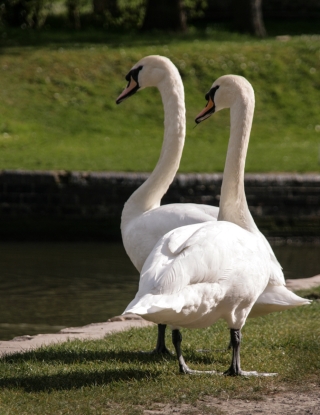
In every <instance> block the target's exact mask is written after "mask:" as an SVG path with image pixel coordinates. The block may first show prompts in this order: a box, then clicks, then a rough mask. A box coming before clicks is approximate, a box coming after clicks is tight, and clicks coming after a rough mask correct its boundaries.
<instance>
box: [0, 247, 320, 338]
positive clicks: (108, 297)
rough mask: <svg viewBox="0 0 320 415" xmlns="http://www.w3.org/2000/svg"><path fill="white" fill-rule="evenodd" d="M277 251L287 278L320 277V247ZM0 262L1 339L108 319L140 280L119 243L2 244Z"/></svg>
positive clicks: (134, 290)
mask: <svg viewBox="0 0 320 415" xmlns="http://www.w3.org/2000/svg"><path fill="white" fill-rule="evenodd" d="M274 251H275V253H276V256H277V258H278V260H279V262H280V263H281V265H282V266H283V268H284V273H285V277H286V278H308V277H312V276H314V275H316V274H319V273H320V246H319V245H302V246H290V245H283V246H275V247H274ZM0 263H1V275H0V340H9V339H12V338H13V337H15V336H21V335H25V334H29V335H33V334H38V333H54V332H57V331H59V330H60V329H62V328H64V327H71V326H81V325H85V324H89V323H97V322H102V321H106V320H107V319H108V318H110V317H112V316H115V315H119V314H121V313H122V311H123V310H124V309H125V307H126V306H127V304H128V303H129V302H130V301H131V300H132V299H133V297H134V295H135V293H136V291H137V287H138V281H139V274H138V272H137V271H136V269H135V268H134V266H133V265H132V264H131V262H130V260H129V258H128V257H127V255H126V253H125V251H124V249H123V247H122V244H120V243H119V244H111V243H1V244H0Z"/></svg>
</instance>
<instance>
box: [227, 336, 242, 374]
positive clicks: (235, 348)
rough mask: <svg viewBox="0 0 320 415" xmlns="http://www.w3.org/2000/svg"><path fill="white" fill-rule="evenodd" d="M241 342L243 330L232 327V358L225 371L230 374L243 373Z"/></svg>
mask: <svg viewBox="0 0 320 415" xmlns="http://www.w3.org/2000/svg"><path fill="white" fill-rule="evenodd" d="M240 343H241V330H236V329H230V345H231V347H232V360H231V366H230V367H229V369H228V370H227V371H226V372H224V374H225V375H228V376H236V375H241V369H240Z"/></svg>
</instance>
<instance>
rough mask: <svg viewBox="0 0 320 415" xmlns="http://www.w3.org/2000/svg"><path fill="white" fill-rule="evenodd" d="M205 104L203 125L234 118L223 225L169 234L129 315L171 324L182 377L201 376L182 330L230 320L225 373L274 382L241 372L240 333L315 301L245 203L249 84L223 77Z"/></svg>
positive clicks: (202, 225)
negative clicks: (287, 275) (287, 277)
mask: <svg viewBox="0 0 320 415" xmlns="http://www.w3.org/2000/svg"><path fill="white" fill-rule="evenodd" d="M206 99H207V100H208V103H207V106H206V107H205V109H204V110H203V111H201V113H200V114H199V115H198V116H197V118H196V122H197V123H199V122H201V121H203V120H205V119H206V118H208V117H209V116H210V115H211V114H212V113H213V112H216V111H219V110H221V109H223V108H230V118H231V131H230V138H229V144H228V152H227V157H226V163H225V169H224V175H223V183H222V188H221V198H220V210H219V215H218V221H217V222H212V221H211V222H206V223H198V224H193V225H189V226H183V227H180V228H178V229H174V230H172V231H170V232H168V233H167V234H166V235H164V236H163V237H162V238H161V239H160V240H159V241H158V243H157V244H156V246H155V247H154V249H153V250H152V252H151V253H150V255H149V256H148V258H147V260H146V262H145V264H144V266H143V268H142V271H141V276H140V282H139V289H138V292H137V294H136V296H135V298H134V299H133V301H132V302H131V303H130V304H129V305H128V306H127V308H126V309H125V311H124V313H123V314H126V313H136V314H138V315H140V316H142V317H143V318H144V319H146V320H149V321H153V322H155V323H157V324H169V325H170V326H171V328H172V342H173V345H174V347H175V350H176V354H177V358H178V362H179V371H180V372H181V373H189V374H193V373H199V371H194V370H191V369H190V368H189V367H188V366H187V364H186V362H185V361H184V358H183V356H182V352H181V342H182V336H181V333H180V328H181V327H183V328H203V327H208V326H211V325H212V324H214V323H215V322H216V321H217V320H219V319H224V320H225V321H226V322H227V324H228V326H229V329H230V344H231V347H232V360H231V365H230V367H229V369H228V370H227V371H226V372H224V373H225V374H226V375H255V376H258V375H262V376H268V375H274V374H270V373H258V372H256V371H252V372H246V371H243V370H242V369H241V365H240V344H241V329H242V327H243V325H244V324H245V322H246V319H247V318H248V317H249V315H250V314H251V316H252V317H256V316H258V315H263V314H267V313H269V312H273V311H282V310H285V309H288V308H292V307H296V306H299V305H303V304H309V303H310V301H309V300H306V299H303V298H301V297H298V296H297V295H295V294H294V293H292V292H291V291H289V290H287V289H286V287H285V286H284V284H285V282H284V276H283V272H282V268H281V266H280V264H279V263H278V261H277V260H276V258H275V256H274V254H273V251H272V249H271V247H270V245H269V243H268V241H267V240H266V238H265V237H264V236H263V235H262V234H261V232H260V231H259V230H258V228H257V226H256V225H255V223H254V220H253V218H252V216H251V214H250V211H249V209H248V205H247V202H246V198H245V192H244V166H245V159H246V153H247V147H248V143H249V137H250V131H251V124H252V119H253V111H254V92H253V88H252V86H251V84H250V83H249V82H248V81H247V80H246V79H245V78H243V77H240V76H236V75H225V76H222V77H220V78H218V79H217V80H216V81H215V82H214V83H213V85H212V87H211V89H210V91H209V93H208V94H207V95H206ZM206 373H217V372H215V371H206Z"/></svg>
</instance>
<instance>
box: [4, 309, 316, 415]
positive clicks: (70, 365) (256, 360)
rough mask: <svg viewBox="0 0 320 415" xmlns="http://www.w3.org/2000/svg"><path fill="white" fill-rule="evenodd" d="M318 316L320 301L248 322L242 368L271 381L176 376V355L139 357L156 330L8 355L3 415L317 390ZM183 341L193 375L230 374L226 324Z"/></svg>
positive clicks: (126, 410)
mask: <svg viewBox="0 0 320 415" xmlns="http://www.w3.org/2000/svg"><path fill="white" fill-rule="evenodd" d="M319 312H320V302H319V301H314V302H313V303H312V304H311V305H310V306H303V307H298V308H296V309H293V310H289V311H286V312H283V313H274V314H271V315H269V316H267V317H264V318H257V319H249V320H248V321H247V323H246V325H245V327H244V329H243V340H242V349H241V365H242V368H243V369H244V370H257V371H260V372H276V373H278V376H276V377H270V378H267V377H266V378H263V377H262V378H255V377H252V378H243V377H225V376H219V375H201V376H187V375H179V372H178V363H177V361H176V358H175V357H174V356H172V357H170V356H169V357H166V358H163V357H161V356H153V355H149V354H142V353H140V350H150V349H151V348H152V347H153V346H154V344H155V340H156V332H157V329H156V327H151V328H147V329H132V330H130V331H127V332H123V333H117V334H114V335H112V336H109V337H106V338H105V339H104V340H99V341H83V342H81V341H72V342H68V343H64V344H61V345H55V346H51V347H45V348H42V349H39V350H35V351H32V352H27V353H25V354H15V355H12V356H8V357H5V358H2V359H0V407H1V411H2V412H1V413H4V414H7V413H8V414H10V415H15V414H17V415H18V414H19V415H20V414H24V415H28V414H32V415H37V414H39V415H40V414H41V415H42V414H44V413H45V414H46V415H51V414H52V415H53V414H54V415H55V414H58V413H59V414H65V415H67V414H70V415H71V414H72V415H73V414H75V413H79V414H119V415H120V414H142V413H143V410H147V409H149V410H151V409H154V410H155V409H156V408H157V407H156V405H157V403H159V402H161V403H162V404H167V403H170V404H171V405H180V404H192V405H196V403H197V401H198V400H199V399H200V400H202V401H205V399H206V397H207V396H218V397H220V398H221V399H225V398H226V396H227V397H228V398H234V397H237V398H240V399H246V400H259V399H263V398H264V397H265V396H266V395H269V394H272V393H276V392H277V391H279V390H282V391H283V390H295V391H297V392H299V391H308V390H309V389H313V390H314V388H315V387H319V385H320V384H319V375H320V361H319V353H320V348H319V344H320V342H319V339H320V327H319V324H318V323H319ZM167 331H168V333H167V345H168V346H169V348H170V349H171V350H172V349H173V347H172V345H171V340H170V330H167ZM182 334H183V342H182V351H183V355H184V357H185V359H186V362H187V364H188V365H189V366H190V367H191V368H193V369H198V370H208V369H215V370H218V371H219V372H222V371H224V370H226V369H227V368H228V366H229V365H230V361H231V352H230V351H229V350H227V345H228V341H229V331H228V329H227V327H226V325H225V323H224V322H218V323H217V324H215V325H214V326H213V327H211V328H207V329H202V330H182ZM200 349H202V350H205V352H200V351H199V350H200ZM198 412H199V411H198ZM198 412H197V413H198ZM210 413H212V412H210Z"/></svg>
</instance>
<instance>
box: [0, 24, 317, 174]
mask: <svg viewBox="0 0 320 415" xmlns="http://www.w3.org/2000/svg"><path fill="white" fill-rule="evenodd" d="M21 32H22V35H21ZM149 54H161V55H165V56H168V57H169V58H170V59H171V60H172V61H173V62H174V63H175V64H176V65H177V66H178V68H179V70H180V72H181V75H182V77H183V81H184V84H185V90H186V104H187V137H186V146H185V151H184V154H183V159H182V163H181V168H180V171H182V172H196V171H200V172H213V171H222V170H223V167H224V160H225V154H226V148H227V141H228V131H229V111H227V110H225V111H222V112H221V113H217V114H215V115H214V116H213V117H211V119H210V120H208V121H207V122H204V123H202V124H201V125H200V126H198V127H197V128H196V129H193V126H194V118H195V116H196V115H197V114H198V112H199V111H200V110H201V109H202V108H203V106H204V105H205V100H204V94H205V93H206V92H207V91H208V89H209V87H210V86H211V84H212V83H213V81H214V80H215V79H216V78H217V77H219V76H220V75H223V74H227V73H236V74H239V75H243V76H245V77H246V78H247V79H248V80H249V81H250V82H251V83H252V85H253V87H254V89H255V92H256V111H255V118H254V124H253V131H252V135H251V142H250V146H249V153H248V159H247V165H246V171H247V172H250V171H251V172H265V171H273V172H278V171H288V172H294V171H297V172H318V171H319V167H320V165H319V157H320V156H319V146H320V131H319V130H320V36H319V35H304V36H293V37H291V39H290V40H289V41H287V42H283V41H279V40H277V39H276V38H275V37H270V38H268V39H266V40H256V39H253V38H250V37H248V36H240V35H238V34H236V33H227V32H224V31H223V30H217V29H214V28H213V29H210V28H209V29H207V30H206V31H196V30H193V31H191V32H190V33H189V34H188V35H186V36H168V35H158V36H151V35H148V36H147V35H145V36H139V35H134V34H133V35H131V34H129V35H128V34H127V35H120V34H118V35H117V34H108V33H107V32H102V31H100V32H99V31H90V30H87V31H82V32H79V33H77V34H71V33H69V32H61V33H55V34H54V35H53V34H52V33H51V32H50V31H42V32H37V31H11V32H7V33H6V34H5V35H3V36H2V40H1V49H0V74H1V76H0V114H1V116H0V169H19V168H22V169H31V170H32V169H68V170H94V171H99V170H113V171H137V170H139V171H151V170H152V169H153V167H154V165H155V163H156V161H157V158H158V156H159V152H160V147H161V142H162V134H163V110H162V103H161V99H160V95H159V93H158V91H157V90H155V89H147V90H144V91H141V92H139V93H138V94H137V95H136V96H134V97H132V98H131V99H130V100H127V101H126V102H124V103H123V104H121V105H120V106H116V104H115V99H116V97H117V96H118V94H119V93H120V92H121V90H122V89H123V88H124V86H125V84H126V82H125V80H124V76H125V74H126V73H127V72H128V70H129V69H130V68H131V66H132V65H133V64H134V63H135V62H136V61H138V60H139V59H140V58H141V57H143V56H145V55H149Z"/></svg>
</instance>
